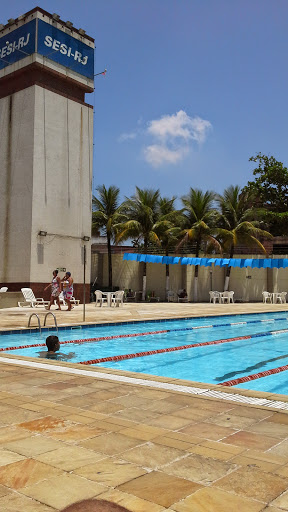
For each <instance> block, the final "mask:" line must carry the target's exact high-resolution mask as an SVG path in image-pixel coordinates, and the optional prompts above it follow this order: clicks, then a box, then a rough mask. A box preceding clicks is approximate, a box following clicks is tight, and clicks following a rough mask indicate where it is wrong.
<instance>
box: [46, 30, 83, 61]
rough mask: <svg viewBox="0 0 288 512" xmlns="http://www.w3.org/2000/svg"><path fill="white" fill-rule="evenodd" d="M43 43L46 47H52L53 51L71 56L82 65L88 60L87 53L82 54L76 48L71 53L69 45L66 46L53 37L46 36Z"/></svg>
mask: <svg viewBox="0 0 288 512" xmlns="http://www.w3.org/2000/svg"><path fill="white" fill-rule="evenodd" d="M44 44H45V45H46V46H48V48H52V50H54V51H55V52H59V51H60V53H62V54H63V55H67V57H72V58H73V59H74V60H76V61H77V62H80V63H81V64H83V65H84V66H86V64H87V62H88V57H87V55H86V56H84V55H82V53H80V52H78V50H76V51H75V53H72V48H71V47H70V46H67V45H66V44H64V43H61V41H59V40H58V39H53V37H51V36H46V37H45V39H44Z"/></svg>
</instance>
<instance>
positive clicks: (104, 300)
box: [94, 290, 107, 307]
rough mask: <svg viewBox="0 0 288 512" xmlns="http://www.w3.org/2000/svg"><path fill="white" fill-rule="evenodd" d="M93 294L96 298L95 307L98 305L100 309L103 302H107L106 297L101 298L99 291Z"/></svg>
mask: <svg viewBox="0 0 288 512" xmlns="http://www.w3.org/2000/svg"><path fill="white" fill-rule="evenodd" d="M94 293H95V298H96V302H95V307H96V306H97V304H99V306H100V307H101V306H102V305H103V302H107V297H103V294H102V292H101V290H96V291H95V292H94Z"/></svg>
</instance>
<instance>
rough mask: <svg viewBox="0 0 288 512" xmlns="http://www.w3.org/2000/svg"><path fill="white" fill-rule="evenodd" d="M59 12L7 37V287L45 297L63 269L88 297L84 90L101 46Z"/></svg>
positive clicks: (0, 273) (88, 144)
mask: <svg viewBox="0 0 288 512" xmlns="http://www.w3.org/2000/svg"><path fill="white" fill-rule="evenodd" d="M53 16H54V15H53ZM53 16H52V15H50V14H49V13H47V12H46V11H43V10H42V9H39V8H36V9H33V10H32V11H30V12H29V13H26V14H25V15H23V16H21V17H19V18H18V19H17V20H15V22H14V23H13V24H12V25H9V26H7V25H6V26H5V27H4V29H3V30H2V31H0V119H1V125H0V179H1V184H2V185H1V188H0V246H1V251H0V283H1V286H8V290H9V291H18V290H20V289H21V287H31V288H32V289H33V291H34V293H35V295H36V296H43V288H44V287H45V286H46V285H47V283H49V281H51V277H52V271H53V270H54V269H56V268H58V269H59V275H60V277H62V276H63V275H64V273H65V270H67V271H69V272H71V274H72V277H73V279H74V283H75V295H77V297H78V298H80V299H81V298H82V292H83V281H84V272H86V276H90V253H91V251H90V233H91V215H92V207H91V199H92V198H91V194H92V158H93V108H92V107H91V105H89V104H87V103H85V93H87V92H92V91H93V74H94V64H93V56H94V41H93V40H92V39H91V38H89V37H88V36H83V35H81V34H80V33H79V31H78V30H76V29H73V28H68V27H67V26H66V25H65V24H64V23H63V22H62V21H61V20H60V19H57V20H55V19H54V18H53ZM80 32H81V31H80ZM82 32H83V31H82ZM21 38H22V46H21V44H19V41H20V42H21ZM23 38H24V39H23ZM26 41H28V42H27V45H26V47H25V46H23V44H24V43H25V42H26ZM31 41H32V43H33V41H34V43H33V44H32V45H31ZM45 41H46V43H47V44H46V45H45ZM29 45H30V46H29ZM49 45H50V46H49ZM53 45H54V48H53ZM5 48H6V49H5ZM13 48H15V50H14V51H12V50H13ZM61 48H62V51H64V50H65V49H66V50H65V51H66V54H63V53H61ZM76 48H77V49H76ZM9 49H10V50H11V49H12V50H11V51H10V53H9V54H8V55H7V53H8V51H9ZM69 49H70V55H69V57H68V56H67V53H68V51H69ZM22 50H23V51H24V50H27V51H25V52H23V51H22ZM51 50H52V51H51ZM29 51H30V52H31V53H30V54H27V53H28V52H29ZM39 52H40V53H39ZM49 52H50V54H49ZM77 52H78V53H77ZM45 53H46V54H45ZM44 54H45V55H44ZM71 54H73V55H75V54H76V56H77V61H76V60H75V59H74V58H73V57H71ZM17 55H18V57H19V58H18V59H17ZM79 55H80V57H79ZM12 57H13V59H14V60H13V59H12ZM9 59H10V60H9ZM11 59H12V60H11ZM71 59H72V60H71ZM79 59H81V60H79ZM89 59H90V60H89ZM84 63H85V64H84ZM87 65H89V67H87ZM83 73H84V74H83ZM85 255H86V261H84V260H85ZM84 263H85V264H84ZM87 292H88V290H87ZM48 295H49V291H48ZM86 297H87V293H86ZM88 297H89V294H88Z"/></svg>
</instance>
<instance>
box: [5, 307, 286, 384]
mask: <svg viewBox="0 0 288 512" xmlns="http://www.w3.org/2000/svg"><path fill="white" fill-rule="evenodd" d="M245 322H247V323H245ZM231 323H234V324H235V325H230V324H231ZM285 329H288V313H286V312H279V313H265V314H249V315H233V316H231V315H229V316H228V315H227V316H222V317H205V318H204V317H202V318H190V319H183V320H182V319H181V320H172V321H171V320H167V321H165V320H164V321H163V320H162V321H156V322H137V323H133V324H131V323H129V324H126V325H125V324H114V325H106V326H96V327H95V326H94V327H87V326H85V327H83V328H77V329H75V328H73V329H70V330H63V331H62V330H59V333H58V335H59V339H60V342H63V341H65V340H75V341H74V342H73V343H69V344H62V345H61V354H60V355H59V356H57V357H58V358H59V360H67V361H69V362H72V363H78V362H80V361H88V360H93V359H98V358H103V357H110V356H117V355H123V354H131V353H137V352H144V351H150V350H157V349H163V348H170V347H176V346H182V345H189V344H199V343H203V342H209V341H214V340H220V339H228V338H234V337H239V336H252V338H251V339H247V340H241V341H239V340H238V341H233V342H229V343H224V344H219V345H210V346H207V345H206V346H204V347H202V346H199V347H194V348H190V349H185V350H180V351H176V352H167V353H161V354H154V355H149V356H144V357H138V358H134V359H128V360H122V361H117V362H111V361H109V362H106V363H103V362H101V364H100V366H102V367H107V368H112V369H113V368H114V369H118V370H126V371H133V372H141V373H146V374H150V375H157V376H165V377H172V378H180V379H187V380H191V381H195V382H203V383H210V384H220V383H221V382H225V381H227V380H232V379H236V378H239V377H243V376H246V375H251V374H255V373H258V372H262V371H265V370H269V369H272V368H277V367H279V366H284V365H287V364H288V332H277V331H281V330H285ZM162 330H169V332H167V333H158V334H149V335H141V336H137V337H130V338H116V336H119V335H125V334H133V333H134V334H135V333H145V332H151V331H162ZM271 332H274V334H272V335H271V334H270V335H267V333H271ZM49 334H56V333H55V332H53V331H49ZM47 335H48V333H47V332H46V333H44V332H43V333H42V334H39V333H27V332H26V333H25V331H24V332H23V331H22V333H21V334H10V335H3V336H0V348H2V347H13V346H17V347H18V346H22V345H32V344H36V343H45V339H46V336H47ZM256 335H257V337H256ZM104 336H112V337H113V336H114V337H115V338H114V339H109V340H102V341H94V342H86V343H80V342H79V341H78V342H77V340H80V339H88V338H95V337H97V338H99V337H104ZM45 350H46V349H45V347H31V348H24V349H17V350H13V351H11V352H10V351H7V352H6V351H4V352H1V353H2V354H3V355H5V356H9V355H10V354H13V355H21V356H27V357H36V358H41V357H42V358H43V357H45V356H46V352H45ZM236 387H239V388H245V389H254V390H260V391H269V392H273V393H282V394H287V393H288V371H286V372H282V373H279V374H276V375H270V376H268V377H264V378H261V379H258V380H254V381H250V382H245V383H244V384H238V385H237V386H236Z"/></svg>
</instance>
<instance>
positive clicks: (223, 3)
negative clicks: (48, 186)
mask: <svg viewBox="0 0 288 512" xmlns="http://www.w3.org/2000/svg"><path fill="white" fill-rule="evenodd" d="M38 2H39V3H38V5H39V7H42V8H43V9H45V10H47V11H49V12H51V13H53V12H56V13H58V14H60V16H61V18H62V19H63V20H65V21H67V20H70V21H72V22H73V23H74V26H75V27H76V28H80V27H81V28H83V29H85V30H86V32H87V34H88V35H90V36H91V37H93V38H94V39H95V45H96V50H95V73H99V72H101V71H103V70H104V69H105V68H107V73H106V75H105V76H103V75H99V76H97V77H95V92H94V93H92V94H89V95H86V101H87V103H90V104H92V105H93V106H94V158H93V167H94V179H93V193H94V194H95V193H96V187H97V185H102V184H105V185H106V186H107V187H109V186H110V185H115V186H117V187H119V188H120V192H121V198H123V199H124V197H125V196H131V195H132V194H133V193H134V191H135V186H138V187H140V188H153V189H158V188H159V189H160V192H161V195H162V196H165V197H172V196H177V197H178V198H180V197H181V196H183V195H185V194H187V193H188V192H189V189H190V187H192V188H199V189H202V190H203V191H206V190H214V191H215V192H217V193H220V194H221V193H222V192H223V191H224V189H225V188H227V187H229V186H230V185H236V184H237V185H240V186H241V187H242V186H244V185H246V184H247V181H249V180H252V179H253V172H252V171H253V169H254V168H255V167H256V165H255V164H253V163H251V162H249V158H250V157H251V156H254V155H256V154H257V153H259V152H261V153H262V154H265V155H270V156H274V157H275V158H276V159H277V160H280V161H281V162H283V163H284V165H288V155H287V151H288V145H287V142H288V121H287V120H288V101H287V96H288V89H287V84H288V66H287V50H288V30H287V16H288V2H287V0H275V1H271V0H241V1H240V0H82V1H81V2H76V1H75V0H61V2H59V1H55V0H49V1H48V0H42V1H40V0H38ZM36 5H37V4H36V3H35V2H33V1H31V0H13V2H11V4H10V3H9V2H7V3H6V2H4V3H3V4H2V5H1V15H0V23H4V24H5V23H6V22H7V20H8V19H9V18H11V17H12V18H16V17H18V16H19V15H20V14H24V13H25V12H27V11H29V10H30V9H32V8H33V7H35V6H36Z"/></svg>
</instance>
